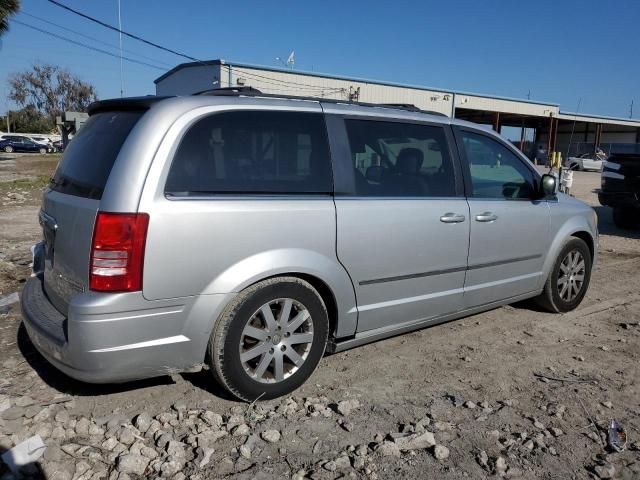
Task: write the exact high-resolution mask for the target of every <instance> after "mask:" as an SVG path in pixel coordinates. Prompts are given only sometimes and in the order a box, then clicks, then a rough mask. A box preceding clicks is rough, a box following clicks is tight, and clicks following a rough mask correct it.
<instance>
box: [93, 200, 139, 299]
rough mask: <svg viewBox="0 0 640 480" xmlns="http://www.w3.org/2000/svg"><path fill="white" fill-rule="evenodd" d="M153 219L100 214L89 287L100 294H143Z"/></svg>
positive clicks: (94, 231) (96, 229)
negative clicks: (147, 242)
mask: <svg viewBox="0 0 640 480" xmlns="http://www.w3.org/2000/svg"><path fill="white" fill-rule="evenodd" d="M148 225H149V215H148V214H146V213H104V212H98V216H97V218H96V225H95V228H94V230H93V243H92V245H91V263H90V272H89V285H90V288H91V290H96V291H99V292H135V291H138V290H142V266H143V262H144V247H145V243H146V240H147V227H148Z"/></svg>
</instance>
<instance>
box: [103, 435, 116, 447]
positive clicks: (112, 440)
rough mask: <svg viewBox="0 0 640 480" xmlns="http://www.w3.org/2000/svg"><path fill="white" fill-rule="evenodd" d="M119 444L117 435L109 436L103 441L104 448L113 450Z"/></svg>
mask: <svg viewBox="0 0 640 480" xmlns="http://www.w3.org/2000/svg"><path fill="white" fill-rule="evenodd" d="M117 444H118V440H116V438H115V437H109V438H107V439H106V440H105V441H104V442H102V448H104V449H106V450H113V449H114V448H115V446H116V445H117Z"/></svg>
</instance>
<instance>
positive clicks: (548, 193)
mask: <svg viewBox="0 0 640 480" xmlns="http://www.w3.org/2000/svg"><path fill="white" fill-rule="evenodd" d="M557 187H558V181H557V179H556V177H554V176H553V175H549V174H548V173H545V174H544V175H542V178H541V179H540V193H541V195H542V197H543V198H547V197H552V196H554V195H555V194H556V189H557Z"/></svg>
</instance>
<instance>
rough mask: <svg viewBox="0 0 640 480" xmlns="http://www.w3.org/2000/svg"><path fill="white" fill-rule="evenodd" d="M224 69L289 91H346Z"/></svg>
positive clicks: (234, 69)
mask: <svg viewBox="0 0 640 480" xmlns="http://www.w3.org/2000/svg"><path fill="white" fill-rule="evenodd" d="M223 67H224V68H226V69H227V71H229V70H231V72H235V73H240V74H242V75H244V76H247V77H250V78H251V77H253V78H254V79H258V80H260V81H262V82H264V83H267V84H271V85H276V86H279V87H287V88H290V89H295V90H310V91H313V90H318V91H321V92H336V93H337V92H343V91H346V89H345V88H341V87H321V86H318V85H311V84H307V83H300V82H294V81H292V80H281V79H278V78H274V77H268V76H265V75H260V74H257V73H253V72H247V71H246V70H241V69H239V68H237V67H233V68H232V67H230V66H228V65H223Z"/></svg>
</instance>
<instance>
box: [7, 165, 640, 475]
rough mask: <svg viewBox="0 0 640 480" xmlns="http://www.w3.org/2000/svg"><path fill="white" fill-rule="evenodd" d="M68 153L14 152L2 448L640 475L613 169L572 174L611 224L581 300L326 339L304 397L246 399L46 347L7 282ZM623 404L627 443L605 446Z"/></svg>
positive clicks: (200, 460)
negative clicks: (330, 346)
mask: <svg viewBox="0 0 640 480" xmlns="http://www.w3.org/2000/svg"><path fill="white" fill-rule="evenodd" d="M56 162H57V157H53V156H46V157H30V156H22V157H18V158H14V159H6V158H5V159H3V158H0V412H1V413H0V452H2V451H4V450H6V449H9V448H11V447H13V446H14V445H15V444H16V443H18V442H20V441H22V440H24V439H26V438H27V437H30V436H31V435H34V434H35V433H38V434H39V435H41V437H42V438H43V440H44V443H45V445H47V449H46V450H45V454H44V456H43V457H41V458H40V459H39V460H38V462H37V464H36V465H35V467H33V468H32V470H30V471H27V473H30V474H31V475H32V476H33V477H35V478H41V477H46V478H49V479H54V478H60V479H62V478H65V479H67V478H68V479H71V478H82V479H84V478H86V479H89V478H96V479H97V478H109V479H110V480H112V479H113V480H115V479H121V480H123V479H128V478H138V477H137V475H140V476H141V477H155V476H163V477H170V478H178V479H184V478H190V479H194V480H199V479H203V478H219V477H226V476H230V477H234V476H237V477H238V478H292V477H294V478H304V477H310V478H314V479H324V478H327V479H333V478H374V479H375V478H381V479H382V478H393V479H396V478H398V479H399V478H410V477H414V478H443V479H467V478H472V479H475V478H485V477H492V476H494V475H498V476H503V477H505V478H526V479H534V478H544V479H573V478H575V479H583V478H628V479H634V478H635V479H638V478H640V451H638V449H639V447H640V443H639V442H638V440H639V439H640V387H639V385H638V382H639V381H640V367H639V356H640V324H639V323H638V320H639V313H640V292H639V287H640V275H639V274H638V268H639V267H640V233H638V232H629V231H623V230H620V229H618V228H616V227H615V226H614V225H613V222H612V218H611V212H610V209H608V208H604V207H600V206H599V204H598V200H597V196H596V194H595V190H596V189H597V188H598V187H599V182H600V176H599V174H597V173H583V172H577V173H576V174H575V177H574V191H573V194H574V195H575V196H577V197H578V198H580V199H581V200H583V201H585V202H587V203H589V204H590V205H592V206H594V207H595V208H596V210H597V212H598V216H599V229H600V233H601V236H600V245H599V263H598V265H597V267H596V269H595V270H594V272H593V276H592V280H591V287H590V289H589V292H588V294H587V296H586V298H585V300H584V302H583V303H582V305H581V306H580V307H579V308H578V309H577V310H576V311H574V312H571V313H567V314H564V315H552V314H548V313H543V312H540V311H538V310H537V309H535V308H533V307H531V306H530V305H513V306H508V307H504V308H499V309H496V310H493V311H490V312H487V313H483V314H480V315H475V316H472V317H468V318H465V319H462V320H457V321H453V322H450V323H446V324H443V325H440V326H435V327H432V328H427V329H424V330H421V331H418V332H414V333H410V334H407V335H403V336H399V337H396V338H391V339H388V340H384V341H380V342H377V343H374V344H371V345H367V346H364V347H360V348H357V349H354V350H351V351H348V352H345V353H340V354H335V355H331V356H327V357H325V358H324V359H323V361H322V362H321V364H320V366H319V368H318V369H317V370H316V371H315V373H314V374H313V376H312V377H311V378H310V379H309V381H308V382H307V383H306V384H305V385H304V386H303V387H302V388H300V389H299V390H298V391H296V392H295V393H294V394H293V395H292V396H291V397H288V398H284V399H280V400H277V401H271V402H262V403H259V404H256V405H253V406H248V405H245V404H242V403H239V402H236V401H234V400H232V399H230V398H229V397H227V396H226V395H225V394H224V393H223V392H222V390H221V389H220V388H218V387H217V386H216V385H215V384H214V383H213V381H212V379H211V377H210V374H209V372H208V371H203V372H200V373H195V374H182V375H175V376H173V377H163V378H157V379H152V380H147V381H142V382H134V383H129V384H124V385H106V386H105V385H103V386H95V385H87V384H82V383H80V382H76V381H73V380H71V379H69V378H67V377H65V376H64V375H62V374H60V373H58V372H56V371H55V370H54V369H53V368H52V367H50V366H49V365H48V364H47V363H46V362H45V361H44V360H43V359H42V358H41V357H40V356H39V354H38V353H37V352H35V350H34V349H33V347H32V346H31V345H30V343H29V341H28V339H27V338H26V337H25V335H24V333H23V331H22V330H21V329H20V322H21V314H20V310H19V305H18V304H17V303H12V304H10V305H6V306H2V300H1V299H3V298H6V297H7V296H8V295H10V294H13V293H14V292H18V291H19V290H20V288H21V285H22V283H23V282H24V279H25V278H27V277H28V274H29V262H30V252H29V247H30V246H31V245H32V244H33V243H35V241H37V240H38V239H39V238H40V229H39V226H38V224H37V218H36V215H37V211H38V208H39V202H40V195H41V189H42V187H43V186H44V185H45V184H46V179H47V178H48V176H49V175H50V174H51V172H52V170H53V168H54V167H55V164H56ZM3 405H4V407H3ZM7 412H9V413H7ZM206 412H209V413H206ZM211 412H213V413H211ZM140 414H144V415H143V417H139V415H140ZM147 414H148V415H149V417H150V418H153V419H155V420H153V421H152V422H151V423H152V424H153V422H156V424H157V425H156V426H158V425H159V427H158V429H159V430H158V431H160V432H163V433H160V434H159V433H158V432H157V431H152V428H151V427H148V425H147V424H148V422H146V423H147V424H146V423H145V422H143V421H141V420H140V418H143V419H144V418H146V415H147ZM218 414H219V415H221V417H220V418H219V417H218V416H217V415H218ZM211 418H214V420H211ZM216 419H217V420H216ZM611 419H616V420H617V421H619V422H620V423H621V424H622V425H623V426H624V428H625V429H626V433H627V435H628V445H627V449H626V450H625V451H624V452H622V453H611V452H610V451H609V450H607V449H606V448H605V446H604V445H605V440H606V436H605V432H606V430H607V425H608V422H609V421H610V420H611ZM87 421H88V423H87ZM592 422H593V423H592ZM86 425H89V426H88V427H86V428H85V426H86ZM243 425H244V426H243ZM145 427H148V428H145ZM245 427H246V428H245ZM212 429H213V430H212ZM211 431H219V432H221V433H219V434H215V435H214V437H215V438H213V437H211V435H213V434H211ZM273 431H277V432H278V435H275V434H273ZM56 432H57V433H56ZM128 432H133V433H134V437H132V438H133V440H131V442H129V436H128V435H129V433H128ZM203 432H204V433H203ZM207 432H209V434H210V437H208V438H209V439H208V440H206V441H205V440H203V438H201V437H202V435H204V434H205V433H207ZM268 432H271V433H268ZM428 432H432V433H433V436H430V435H427V433H428ZM214 433H215V432H214ZM163 435H169V437H170V438H171V439H172V441H173V442H174V443H171V442H169V443H166V442H164V440H163V439H166V438H168V437H163ZM218 437H220V438H218ZM212 438H213V440H212ZM207 442H209V443H207ZM172 445H173V447H172ZM174 447H175V448H174ZM145 448H146V449H147V450H145ZM154 452H155V453H154ZM154 455H155V456H154ZM207 455H208V456H209V458H206V457H207ZM123 457H130V458H123ZM134 457H135V458H134ZM134 460H136V461H139V462H141V464H140V465H137V464H136V465H135V466H134V467H131V468H129V466H128V465H129V464H128V463H127V462H129V461H131V462H134ZM205 460H206V461H205ZM172 462H174V463H172ZM136 468H137V470H136ZM8 471H9V470H8V468H7V467H6V466H4V467H3V466H2V462H0V478H2V479H4V478H5V477H3V476H2V474H3V473H5V475H6V478H12V477H11V476H10V474H9V473H6V472H8Z"/></svg>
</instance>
